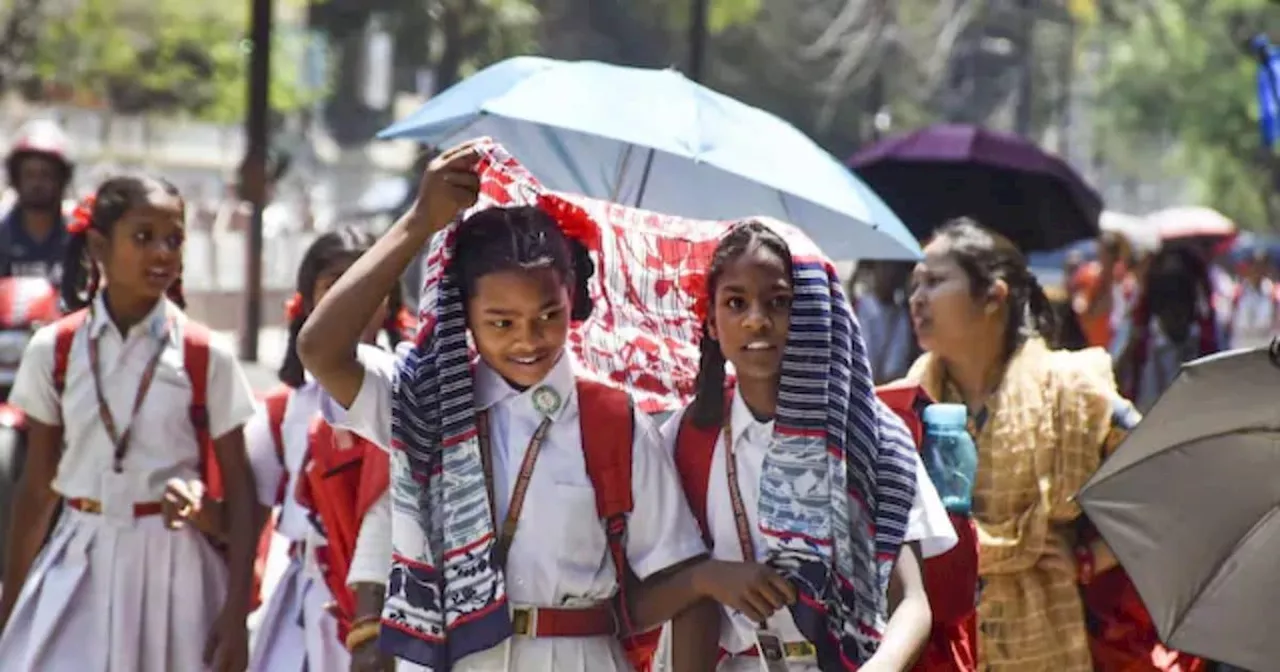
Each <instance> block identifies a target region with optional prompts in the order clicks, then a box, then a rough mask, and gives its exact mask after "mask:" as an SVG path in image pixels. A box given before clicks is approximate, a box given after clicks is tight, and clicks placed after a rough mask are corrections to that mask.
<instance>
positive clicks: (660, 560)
mask: <svg viewBox="0 0 1280 672" xmlns="http://www.w3.org/2000/svg"><path fill="white" fill-rule="evenodd" d="M477 159H478V156H477V154H476V153H475V150H474V149H472V148H471V147H470V146H469V145H464V146H461V147H455V148H453V149H451V150H448V151H446V152H445V153H444V154H443V155H442V156H441V157H440V158H438V159H436V161H434V162H433V163H432V166H431V167H430V168H428V170H427V173H426V175H425V176H424V178H423V183H422V187H421V189H420V194H422V196H421V197H420V200H419V202H418V204H416V205H415V207H414V208H412V209H411V210H410V212H409V214H407V215H406V216H405V217H404V218H402V219H401V220H400V221H399V222H397V223H396V224H395V225H394V226H393V227H392V228H391V229H390V230H389V231H388V232H387V233H386V234H385V235H384V236H383V237H382V238H381V239H380V240H379V241H378V243H376V244H375V245H374V247H373V249H372V250H371V251H370V252H369V253H368V254H366V255H365V256H364V257H362V258H361V259H360V260H359V261H357V262H356V264H355V265H353V266H352V268H351V270H350V271H349V272H348V273H347V274H345V275H344V276H343V277H342V278H341V279H340V280H339V281H338V283H337V284H335V286H334V288H333V289H332V290H331V291H330V292H329V294H328V295H327V296H326V297H325V299H324V301H322V302H321V303H320V305H319V306H318V307H317V308H316V311H315V312H314V313H313V314H312V316H311V318H310V320H309V321H308V323H307V325H306V326H305V327H304V328H303V333H302V337H301V339H300V341H299V343H300V352H301V354H302V358H303V362H304V363H305V364H306V365H307V368H308V370H310V371H311V372H312V373H313V374H314V375H315V376H316V378H317V379H318V380H319V381H320V383H321V384H322V385H324V387H325V389H326V390H327V391H328V392H329V395H330V399H329V400H328V401H327V402H326V403H325V406H324V411H325V415H326V417H327V419H329V420H330V421H331V422H332V423H334V424H335V425H337V426H341V427H346V428H348V429H350V430H352V431H353V432H355V433H357V434H359V435H361V436H365V437H367V438H369V439H370V440H372V441H374V442H376V443H378V444H379V445H382V446H387V447H389V446H390V445H391V442H392V427H391V420H392V418H391V415H392V405H393V390H394V387H395V380H396V371H395V367H396V359H395V357H394V356H392V355H390V354H388V353H385V352H380V351H378V350H376V349H374V348H369V347H367V346H361V347H359V349H358V354H357V348H356V344H357V342H358V340H359V333H358V331H357V330H355V329H352V328H351V327H352V325H353V324H355V323H356V322H359V321H362V320H363V319H364V317H365V316H367V315H368V313H369V306H370V305H372V303H375V302H376V301H372V299H373V297H376V296H382V295H385V293H386V292H387V291H388V290H389V289H390V288H391V287H392V286H393V285H394V283H395V282H397V279H398V278H399V277H400V275H401V273H402V272H403V271H404V269H405V267H406V266H407V265H408V264H409V263H410V262H411V260H412V259H413V258H414V257H415V256H416V254H417V253H418V251H419V250H420V249H421V248H422V247H423V246H424V245H425V244H426V243H427V241H428V240H429V239H430V237H431V235H432V234H433V233H435V232H436V231H439V230H440V229H442V228H443V227H444V226H445V225H446V224H447V223H448V222H449V221H451V220H452V219H453V218H454V216H455V215H456V214H457V213H458V212H459V211H460V210H461V209H463V208H465V207H466V206H468V205H469V204H470V203H472V202H474V201H475V198H476V190H477V186H478V179H477V177H476V174H475V173H474V172H472V168H473V166H474V165H475V163H476V160H477ZM456 235H457V238H456V243H455V245H454V250H455V257H454V259H453V261H452V262H450V263H451V264H453V266H451V267H450V268H451V270H453V271H454V272H456V273H457V274H458V276H459V277H460V285H461V286H462V287H463V288H464V289H463V301H464V303H465V306H466V310H467V313H468V315H469V319H468V327H469V329H470V333H471V335H472V337H473V338H474V342H475V346H476V348H477V350H478V351H479V353H480V358H479V361H478V362H476V363H475V368H474V373H473V375H471V376H470V378H469V383H470V388H471V391H472V392H473V394H474V397H473V399H474V405H475V410H476V411H477V412H483V413H484V416H485V417H487V431H482V434H483V435H484V436H485V437H487V438H488V441H487V442H484V441H482V442H481V443H480V450H481V452H482V455H483V453H485V452H487V454H488V456H489V460H490V463H491V464H490V471H489V473H490V474H491V475H492V487H491V490H490V492H492V493H494V494H493V495H491V497H492V501H493V504H494V507H493V509H494V511H493V519H494V520H495V523H496V521H508V520H513V519H514V520H515V521H516V527H515V534H514V536H513V537H510V538H509V541H510V545H509V546H508V547H507V550H506V553H505V554H503V555H504V556H505V591H506V596H507V599H508V601H509V603H510V605H511V606H512V607H513V608H514V610H515V614H516V615H519V614H525V615H528V616H529V617H530V618H529V620H528V621H527V622H526V625H528V626H529V629H537V628H539V627H540V626H539V623H540V624H541V626H547V625H548V624H549V622H550V621H551V620H552V619H550V618H545V619H544V620H542V621H539V619H538V618H536V617H534V616H533V615H534V614H549V613H550V612H558V613H555V614H551V615H556V616H561V615H563V612H565V611H567V610H573V609H599V608H600V607H601V605H607V604H608V601H609V600H610V599H611V598H612V597H613V596H614V595H615V593H617V592H618V589H619V579H618V577H617V575H616V572H615V569H614V565H613V563H612V562H611V561H610V557H609V554H608V550H607V547H606V535H605V530H604V529H603V527H602V525H601V520H600V518H599V516H598V515H597V507H596V496H595V490H594V488H593V484H592V481H591V480H590V478H589V477H588V473H587V470H586V466H585V462H584V447H583V437H582V433H581V430H580V408H581V407H582V406H583V405H584V404H583V402H584V400H582V399H580V398H579V390H578V388H577V386H576V383H577V376H576V375H575V370H574V362H573V361H572V358H571V356H570V355H569V354H568V352H567V351H566V349H565V341H566V338H567V336H568V330H569V320H570V316H571V314H573V315H575V316H580V315H581V314H582V312H583V311H584V308H585V309H589V301H588V303H587V305H586V306H584V305H583V300H584V298H585V293H584V288H582V287H579V284H583V285H585V280H586V277H585V273H586V272H584V271H583V269H582V267H581V265H580V258H579V257H577V256H576V255H573V254H572V253H571V251H570V243H569V242H568V241H567V240H566V239H565V235H564V234H563V233H561V231H560V230H559V229H558V228H557V226H556V223H555V221H554V220H551V219H550V217H549V216H548V215H547V214H546V213H544V212H542V211H541V210H538V209H536V208H531V207H530V208H514V209H498V208H495V209H490V210H486V211H483V212H480V213H478V214H476V215H473V216H471V217H470V218H469V219H468V220H467V221H465V222H464V223H463V224H462V225H461V226H460V228H459V229H458V230H457V234H456ZM571 256H572V257H573V259H572V260H571V258H570V257H571ZM578 319H581V318H580V317H579V318H578ZM436 333H438V332H436ZM633 416H634V427H635V431H634V434H633V442H632V443H633V445H632V473H631V484H632V491H633V496H634V508H633V510H632V513H631V515H630V517H629V520H628V523H627V536H626V540H625V555H626V560H627V562H628V564H629V566H630V569H631V571H633V572H634V573H635V575H636V576H637V577H638V578H639V579H641V580H642V581H644V580H645V579H649V578H651V577H655V576H657V575H659V574H660V573H662V572H663V570H667V569H668V568H670V567H672V566H676V565H680V564H681V563H684V562H686V561H689V560H693V559H697V558H700V557H701V556H702V555H703V553H704V550H705V549H704V547H703V544H702V541H701V538H700V535H699V533H698V530H697V527H696V524H695V522H694V520H693V519H692V517H691V516H690V514H689V511H688V508H687V506H686V505H685V503H684V498H683V495H682V493H681V492H680V487H679V483H678V482H677V480H676V479H675V474H674V470H673V468H672V464H671V461H670V458H669V457H668V456H667V455H666V454H665V453H664V452H663V451H662V448H661V443H660V438H659V436H658V433H657V430H656V427H655V426H654V425H653V424H652V422H651V421H650V420H649V419H648V418H647V416H644V415H643V414H641V413H638V412H636V413H633ZM486 443H487V446H486V445H485V444H486ZM455 453H456V451H455ZM531 455H532V456H533V457H532V458H531V459H532V461H529V459H527V458H530V456H531ZM395 459H399V458H398V457H396V456H395V454H393V460H395ZM446 469H447V467H446ZM459 473H461V472H459ZM393 476H394V473H393ZM397 487H398V486H397V483H396V482H394V478H393V484H392V490H393V496H392V502H393V511H395V513H396V514H399V513H400V511H401V510H402V506H404V505H405V503H403V502H402V501H401V498H400V496H399V494H398V491H396V488H397ZM515 493H523V494H522V495H516V494H515ZM443 506H445V507H450V506H454V504H453V503H452V502H449V501H445V503H444V505H443ZM513 508H514V509H517V511H516V512H515V514H514V518H512V517H509V509H513ZM433 513H435V512H433ZM460 515H461V512H460V511H453V512H450V513H446V514H445V517H451V516H452V517H455V518H456V517H458V516H460ZM400 524H401V523H400V522H399V521H397V523H396V527H395V528H394V530H393V532H394V535H396V538H397V539H399V538H400V537H399V536H398V535H400V534H401V531H400V528H399V527H398V526H399V525H400ZM405 524H406V525H410V526H415V527H416V526H417V525H425V524H426V523H425V521H421V520H417V521H414V522H406V523H405ZM496 527H497V525H496V524H495V528H496ZM399 544H400V542H397V552H398V553H404V552H406V551H405V549H404V548H403V547H402V546H400V545H399ZM413 550H414V551H416V550H417V549H413ZM449 550H450V549H446V552H445V554H446V555H448V554H449ZM462 552H465V551H462ZM397 562H398V563H399V564H398V566H397V567H396V569H394V570H393V577H395V576H396V572H403V573H404V574H407V575H410V576H414V575H413V574H412V572H413V571H414V564H415V563H414V562H413V561H408V562H406V561H404V560H402V559H398V560H397ZM495 562H498V561H495ZM401 565H403V566H405V567H407V569H402V567H401ZM485 569H487V567H486V568H485ZM448 579H449V577H448V576H446V577H445V580H444V583H442V584H440V585H442V586H443V587H442V590H448ZM409 580H413V579H407V580H406V581H409ZM428 580H430V579H428ZM393 581H394V578H393ZM416 589H417V590H419V591H421V590H423V589H422V588H420V587H417V588H416ZM481 592H485V593H487V590H485V591H481ZM391 593H392V595H391V597H392V598H394V597H396V594H395V591H391ZM389 599H390V598H389ZM411 606H413V605H411ZM402 611H403V610H402ZM472 613H473V614H475V616H474V618H476V619H479V620H481V621H483V620H484V619H482V618H481V616H480V614H486V613H487V612H485V611H483V610H478V611H475V612H472ZM397 616H398V615H397V614H392V615H391V616H388V615H387V613H386V612H384V626H383V633H384V635H385V634H386V633H387V632H388V631H391V632H392V633H393V634H396V635H397V637H396V638H395V639H390V640H385V641H384V646H388V645H389V646H390V647H391V650H392V651H393V652H394V653H395V654H396V655H397V656H398V657H400V658H405V659H416V661H417V662H416V663H411V662H409V660H401V661H400V662H399V666H400V667H399V669H402V670H404V669H410V670H412V669H440V667H442V663H441V662H440V658H439V657H435V658H434V659H433V656H440V655H446V656H449V657H450V658H449V664H450V665H451V666H452V669H454V670H457V671H458V672H478V671H496V670H516V671H520V672H531V671H534V670H538V671H547V672H550V671H552V670H555V671H557V672H574V671H579V672H611V671H614V670H617V671H621V670H630V669H631V664H630V663H629V662H628V661H627V659H626V658H625V657H624V653H623V651H622V649H621V647H620V646H619V643H618V641H617V639H615V637H614V636H613V631H612V622H611V619H609V618H608V617H607V616H605V617H604V618H603V622H602V623H598V624H596V627H597V628H598V629H599V630H600V631H599V632H593V633H590V634H585V633H584V634H580V635H578V636H573V635H566V634H565V633H563V632H561V633H557V634H552V635H550V636H543V635H539V634H538V633H537V632H530V631H528V630H526V631H525V632H519V630H517V634H516V635H515V636H514V637H511V638H507V637H506V636H505V635H503V634H502V633H501V632H500V629H495V630H493V631H491V632H489V633H488V634H485V633H483V632H480V631H477V630H476V629H474V628H473V629H472V631H471V634H472V636H473V637H477V638H485V637H492V638H491V639H488V640H487V641H490V642H492V644H489V645H487V646H480V647H476V646H475V645H474V643H472V644H470V646H472V647H473V648H471V649H468V650H464V651H461V652H459V651H457V650H454V649H455V647H458V646H460V644H459V642H458V640H455V639H450V640H449V641H448V647H447V648H448V649H451V650H449V651H445V648H446V647H444V646H438V645H437V644H436V642H439V641H440V640H441V639H442V638H437V637H420V636H415V635H414V634H413V633H409V632H408V631H409V629H410V626H411V625H412V622H409V621H404V620H399V619H398V618H397ZM485 618H488V617H487V616H485ZM513 619H514V617H513ZM556 620H559V619H556ZM661 620H665V619H659V620H658V621H657V622H660V621H661ZM511 622H514V620H513V621H511ZM406 623H408V624H409V625H406ZM654 624H656V623H647V624H646V625H654ZM579 626H581V624H579ZM599 626H604V627H599ZM507 632H510V630H508V631H507ZM449 634H454V631H452V630H451V631H449V632H447V633H446V635H445V636H448V635H449ZM424 652H425V653H424Z"/></svg>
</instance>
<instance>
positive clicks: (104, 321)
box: [89, 291, 174, 341]
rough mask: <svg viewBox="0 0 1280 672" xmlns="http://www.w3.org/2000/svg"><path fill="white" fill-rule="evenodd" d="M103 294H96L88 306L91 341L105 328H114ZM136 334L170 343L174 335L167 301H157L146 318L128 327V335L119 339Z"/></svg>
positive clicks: (122, 335)
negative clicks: (167, 340) (143, 334)
mask: <svg viewBox="0 0 1280 672" xmlns="http://www.w3.org/2000/svg"><path fill="white" fill-rule="evenodd" d="M105 294H106V293H105V292H101V291H100V292H98V293H97V295H96V296H94V297H93V303H92V304H91V305H90V311H89V320H90V321H89V338H92V339H97V338H98V337H99V336H101V335H102V332H103V331H104V330H106V329H107V328H111V329H115V328H116V326H115V323H114V322H112V321H111V313H109V312H108V311H107V303H106V299H105V298H104V297H105ZM137 333H145V334H147V335H148V336H150V337H151V338H153V339H155V340H157V341H161V340H166V339H169V340H170V341H172V338H173V335H174V330H173V319H172V315H171V314H170V311H169V300H168V299H164V298H162V299H160V300H159V301H157V302H156V305H155V306H154V307H152V308H151V311H150V312H148V313H147V315H146V317H144V318H142V320H140V321H139V322H138V323H137V324H135V325H133V326H132V327H130V328H129V333H128V334H121V336H120V337H121V339H128V338H129V337H130V336H132V335H133V334H137Z"/></svg>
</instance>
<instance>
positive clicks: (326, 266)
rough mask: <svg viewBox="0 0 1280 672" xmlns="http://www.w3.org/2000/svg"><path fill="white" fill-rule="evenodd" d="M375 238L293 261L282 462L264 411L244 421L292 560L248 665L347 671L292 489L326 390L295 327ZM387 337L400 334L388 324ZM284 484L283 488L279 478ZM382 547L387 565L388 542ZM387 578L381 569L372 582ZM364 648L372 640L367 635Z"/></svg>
mask: <svg viewBox="0 0 1280 672" xmlns="http://www.w3.org/2000/svg"><path fill="white" fill-rule="evenodd" d="M372 244H373V236H372V235H370V234H368V233H365V232H363V231H359V230H356V229H341V230H338V231H333V232H330V233H326V234H324V235H322V236H320V237H319V238H317V239H316V240H315V242H313V243H312V244H311V246H310V247H309V248H308V249H307V253H306V254H305V255H304V256H303V259H302V264H301V266H300V267H299V268H298V284H297V291H298V293H297V295H295V298H294V300H293V301H292V302H291V304H290V307H289V313H290V315H289V348H288V349H287V350H286V354H285V361H284V363H283V365H282V366H281V368H280V379H281V381H283V382H284V383H285V384H286V385H288V386H289V387H291V388H292V392H291V393H290V394H289V397H288V402H287V405H286V406H285V413H284V420H283V423H282V426H281V438H282V439H283V443H284V446H283V448H284V451H283V452H284V454H283V458H284V464H283V465H282V464H281V461H280V459H279V456H278V455H277V451H276V446H275V440H274V438H273V436H272V432H271V428H270V426H269V424H268V418H267V414H266V413H265V412H261V413H258V414H257V415H256V416H254V418H253V419H252V420H250V421H249V424H248V425H247V426H246V427H245V440H246V443H247V444H248V448H249V458H250V461H251V462H252V464H253V470H254V476H255V479H256V481H257V484H258V501H259V502H261V503H262V504H263V505H264V506H268V507H271V506H274V505H275V504H277V502H279V504H280V514H279V519H278V521H277V525H276V532H277V533H278V534H281V535H283V536H284V537H286V538H287V539H289V541H290V542H292V543H291V546H290V556H291V561H290V563H289V566H288V568H287V569H286V570H285V572H284V575H283V576H282V577H281V579H280V581H279V582H278V583H277V585H276V590H275V592H274V593H272V595H271V597H270V598H269V600H268V601H267V604H266V605H265V609H266V611H265V615H264V616H263V620H262V623H261V625H260V626H259V629H258V633H257V636H256V638H255V642H254V650H253V657H252V661H251V663H250V665H249V669H250V671H251V672H340V671H341V672H346V670H349V669H350V668H351V655H350V653H349V652H348V651H347V648H346V646H345V643H344V642H343V641H341V639H340V638H339V636H338V628H337V622H336V619H335V618H334V616H333V615H332V614H331V613H330V612H329V610H328V609H327V607H328V605H329V604H330V603H331V602H333V600H334V596H333V595H332V594H331V593H330V591H329V588H328V587H327V586H326V584H325V580H324V576H323V574H322V572H321V568H320V567H319V565H318V564H317V554H316V549H317V548H318V547H320V546H323V545H324V544H325V538H324V535H323V534H321V533H320V531H319V530H317V528H316V525H315V524H314V522H313V521H312V519H311V517H312V516H313V513H312V512H310V511H308V510H307V509H306V508H304V507H303V506H302V505H301V504H299V502H298V499H297V497H296V496H295V493H296V492H297V490H298V482H299V479H300V477H301V475H302V468H303V466H304V465H305V461H306V458H307V451H308V438H309V431H310V429H311V424H312V422H314V421H315V420H316V419H317V418H318V417H319V416H320V400H321V398H322V397H323V396H324V391H323V390H322V389H321V388H320V386H319V384H317V383H316V382H315V379H314V378H312V377H311V376H310V375H309V374H307V373H306V371H305V370H304V369H303V366H302V362H301V361H300V360H299V359H298V355H297V338H298V332H299V331H300V330H301V329H302V324H303V323H304V322H305V321H306V318H307V315H309V314H310V312H311V309H312V308H313V307H314V306H315V305H316V303H317V302H318V301H319V300H320V299H321V297H323V296H324V295H325V293H326V292H328V291H329V288H330V287H331V286H333V283H334V282H335V281H336V280H337V279H338V278H339V277H340V276H341V275H342V274H343V273H344V272H345V271H346V270H347V268H348V267H350V266H351V263H352V262H354V261H355V260H356V259H357V258H359V256H360V255H361V254H363V253H364V252H365V251H366V250H368V249H369V246H370V245H372ZM387 318H388V305H387V303H386V302H385V301H384V302H382V304H380V306H379V308H378V310H377V311H375V314H374V317H373V319H372V320H371V321H370V322H369V323H368V325H369V326H368V327H367V328H366V330H365V333H364V338H363V340H364V341H365V342H367V343H372V342H374V341H376V339H377V337H378V333H379V331H380V330H382V329H383V328H384V327H385V326H386V325H387V322H388V319H387ZM388 332H389V333H388V337H389V338H391V339H393V340H398V339H399V337H400V336H399V334H398V333H397V332H396V331H395V330H394V329H388ZM281 483H283V484H284V485H283V488H281V486H280V484H281ZM384 544H385V545H384V546H383V547H382V548H381V549H366V550H365V555H368V554H369V553H370V552H372V553H374V554H381V555H384V556H385V558H386V560H385V561H384V565H389V563H390V556H391V546H390V541H389V540H386V539H384ZM385 582H386V574H385V572H384V573H383V575H382V576H381V577H380V578H379V580H378V584H379V585H381V584H383V583H385ZM364 647H374V648H376V647H375V642H374V641H373V640H369V641H367V642H364V643H363V646H362V648H364Z"/></svg>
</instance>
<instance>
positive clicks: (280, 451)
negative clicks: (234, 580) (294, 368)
mask: <svg viewBox="0 0 1280 672" xmlns="http://www.w3.org/2000/svg"><path fill="white" fill-rule="evenodd" d="M292 395H293V388H291V387H289V386H288V385H280V386H278V387H275V388H273V389H272V390H271V391H270V392H268V393H266V394H265V395H263V396H262V397H261V400H262V404H263V406H264V407H265V408H266V411H267V427H268V429H270V430H271V441H272V443H273V444H274V445H275V449H276V460H277V461H278V462H279V463H280V468H281V472H282V473H281V475H280V483H278V484H277V485H276V504H281V503H282V502H284V495H285V488H286V487H287V486H288V484H289V470H288V469H287V468H286V467H285V463H284V413H285V410H286V409H288V408H289V399H290V397H291V396H292ZM275 532H276V514H275V513H274V512H268V513H267V519H266V520H265V521H263V524H262V533H261V534H260V535H259V536H258V552H257V555H255V556H254V560H253V604H252V607H253V608H255V609H256V608H257V607H258V606H259V605H260V604H262V577H263V575H265V574H266V572H267V559H268V556H270V555H271V540H272V539H273V538H274V537H275Z"/></svg>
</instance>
